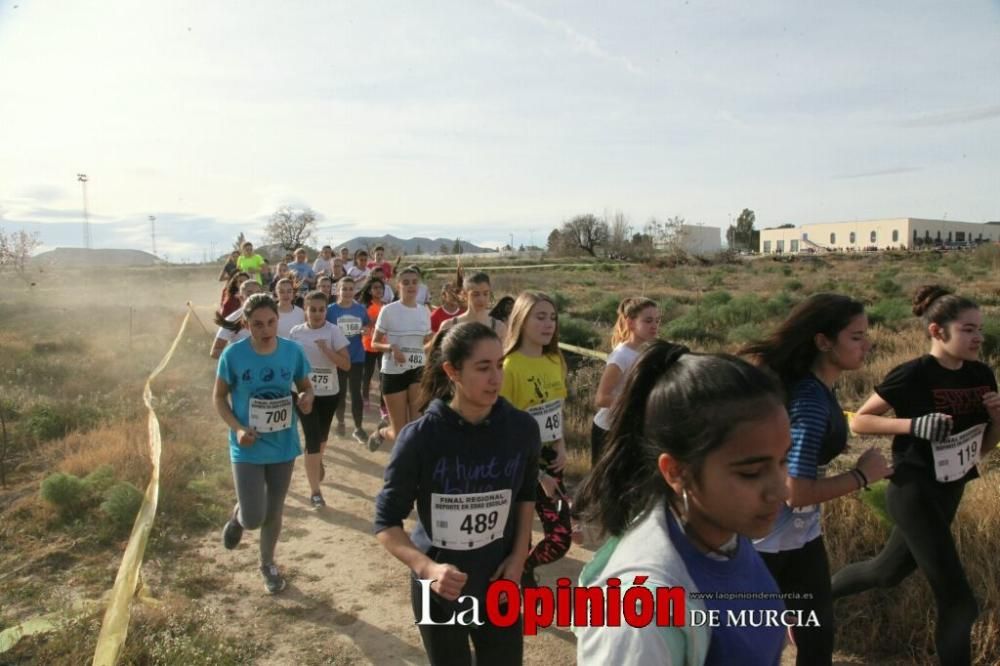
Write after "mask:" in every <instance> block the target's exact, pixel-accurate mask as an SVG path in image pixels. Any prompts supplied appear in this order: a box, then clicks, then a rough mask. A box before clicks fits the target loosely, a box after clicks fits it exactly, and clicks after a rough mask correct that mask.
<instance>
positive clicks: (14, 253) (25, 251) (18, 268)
mask: <svg viewBox="0 0 1000 666" xmlns="http://www.w3.org/2000/svg"><path fill="white" fill-rule="evenodd" d="M41 244H42V242H41V241H40V240H38V234H29V233H28V232H27V231H25V230H24V229H21V230H20V231H16V232H14V233H12V234H10V235H8V234H7V233H5V232H4V230H3V229H0V273H3V272H6V271H7V270H12V271H14V274H15V275H17V276H18V277H19V278H21V279H22V280H24V282H25V283H27V284H28V285H31V286H34V283H33V282H32V281H31V280H30V279H29V278H28V275H27V268H28V260H29V259H31V255H32V253H34V251H35V249H37V248H38V246H39V245H41Z"/></svg>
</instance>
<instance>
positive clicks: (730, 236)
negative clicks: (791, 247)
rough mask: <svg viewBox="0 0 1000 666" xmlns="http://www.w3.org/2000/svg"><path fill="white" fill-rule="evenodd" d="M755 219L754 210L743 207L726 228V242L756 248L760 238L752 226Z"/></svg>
mask: <svg viewBox="0 0 1000 666" xmlns="http://www.w3.org/2000/svg"><path fill="white" fill-rule="evenodd" d="M756 220H757V216H756V215H754V212H753V211H752V210H750V209H749V208H744V209H743V212H742V213H740V216H739V217H738V218H736V224H731V225H729V228H728V229H726V242H728V243H729V247H732V248H735V249H742V250H753V249H756V248H757V245H758V241H759V239H760V232H759V231H757V230H755V229H754V228H753V225H754V222H756ZM792 226H794V225H792Z"/></svg>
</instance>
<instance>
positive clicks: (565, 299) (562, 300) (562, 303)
mask: <svg viewBox="0 0 1000 666" xmlns="http://www.w3.org/2000/svg"><path fill="white" fill-rule="evenodd" d="M549 296H551V297H552V302H554V303H555V304H556V312H566V311H567V310H568V309H569V306H570V304H571V303H572V301H571V300H570V298H569V296H567V295H566V294H563V293H561V292H558V291H553V292H552V293H551V294H549Z"/></svg>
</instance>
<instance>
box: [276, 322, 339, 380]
mask: <svg viewBox="0 0 1000 666" xmlns="http://www.w3.org/2000/svg"><path fill="white" fill-rule="evenodd" d="M288 338H289V339H290V340H294V341H295V342H297V343H299V344H300V345H302V351H304V352H305V353H306V358H307V359H309V365H310V366H311V367H312V371H310V373H309V379H310V380H311V381H312V383H313V390H314V391H315V393H316V395H317V396H324V395H336V394H337V393H339V392H340V383H339V382H338V380H337V366H335V365H334V363H333V361H331V360H330V359H328V358H327V357H326V355H325V354H324V353H323V351H322V350H321V349H320V348H319V346H318V345H317V344H316V341H317V340H325V341H326V344H327V346H328V347H329V348H330V349H332V350H334V351H339V350H341V349H343V348H345V347H346V346H347V338H346V337H344V334H343V333H342V332H341V330H340V329H339V328H338V327H336V326H334V325H333V324H331V323H330V322H328V321H324V322H323V325H322V326H320V327H319V328H309V324H299V325H297V326H293V327H292V330H291V332H290V333H289V334H288Z"/></svg>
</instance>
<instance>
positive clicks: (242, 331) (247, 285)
mask: <svg viewBox="0 0 1000 666" xmlns="http://www.w3.org/2000/svg"><path fill="white" fill-rule="evenodd" d="M262 289H263V288H262V287H261V286H260V284H259V283H258V282H256V281H254V280H247V281H246V282H244V283H243V284H241V285H240V302H241V303H246V302H247V299H248V298H250V297H251V296H253V295H254V294H257V293H260V292H261V290H262ZM215 324H216V325H217V326H218V327H219V330H218V331H216V333H215V339H214V340H213V341H212V350H211V351H210V352H209V356H211V357H212V358H219V356H221V355H222V350H223V349H225V348H226V345H229V344H232V343H234V342H239V341H240V340H243V339H244V338H249V337H250V332H249V331H248V330H247V329H246V327H245V326H243V306H242V305H241V306H240V307H239V308H237V309H236V310H234V311H233V312H231V313H230V314H229V315H227V316H225V317H223V316H222V315H221V314H220V313H218V312H216V313H215Z"/></svg>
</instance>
